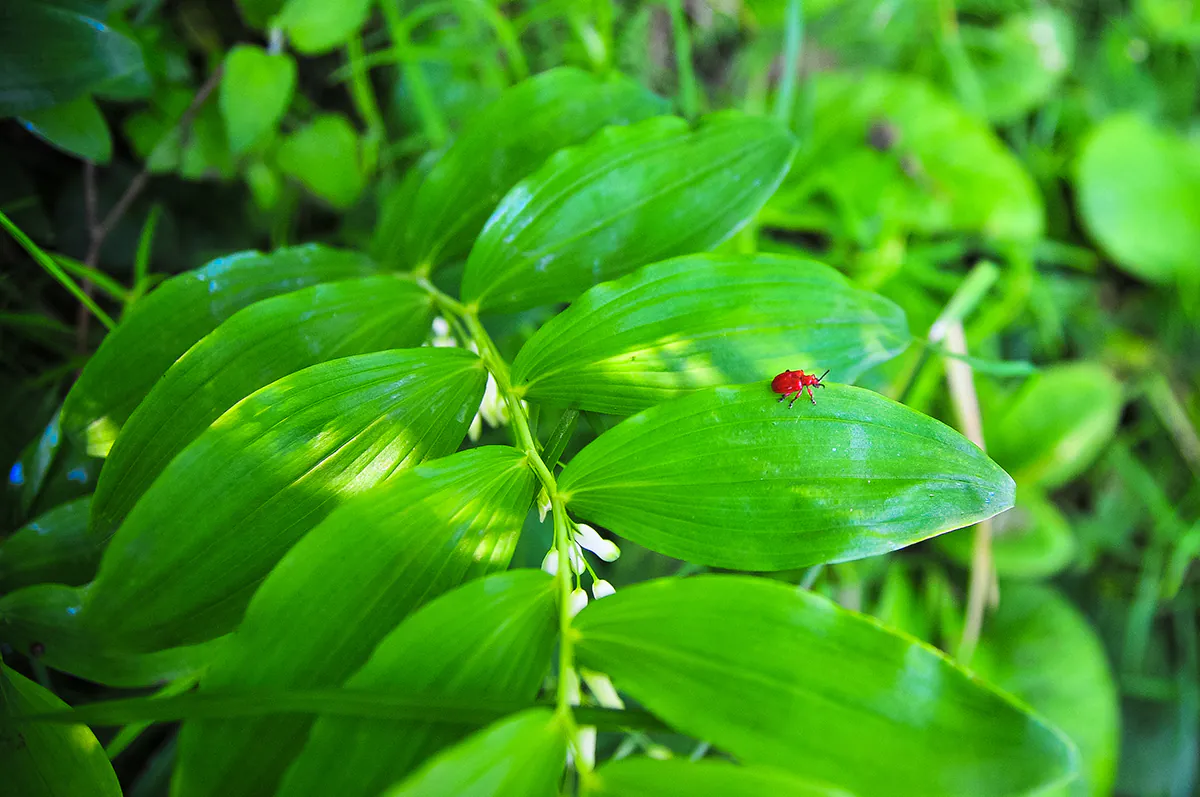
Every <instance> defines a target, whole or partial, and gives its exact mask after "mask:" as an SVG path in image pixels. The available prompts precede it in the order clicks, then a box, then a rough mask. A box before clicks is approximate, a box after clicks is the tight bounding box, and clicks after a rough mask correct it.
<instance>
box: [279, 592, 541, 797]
mask: <svg viewBox="0 0 1200 797" xmlns="http://www.w3.org/2000/svg"><path fill="white" fill-rule="evenodd" d="M553 587H554V581H553V580H552V579H551V578H550V577H549V576H548V575H546V574H545V573H543V572H541V571H540V570H516V571H512V572H508V573H501V574H498V575H494V576H488V577H487V578H483V579H479V580H476V581H472V582H470V583H468V584H466V585H464V586H462V587H459V588H457V589H455V590H453V591H451V592H449V593H447V594H445V595H443V596H442V597H440V598H438V599H437V600H435V601H433V602H432V603H429V604H426V605H425V606H424V607H422V608H421V609H420V610H418V611H417V612H416V613H414V614H413V615H412V616H411V617H409V618H408V619H407V620H405V621H404V622H403V623H401V624H400V626H399V627H398V628H397V629H396V630H395V631H393V632H392V633H391V634H389V635H388V636H387V637H386V638H385V639H384V640H383V642H382V643H381V644H380V645H379V647H378V648H377V649H376V650H375V652H374V653H373V654H372V655H371V658H370V659H369V660H368V661H367V663H366V665H364V666H363V668H362V669H361V670H359V671H358V672H357V673H355V674H354V675H353V676H352V677H351V678H350V680H348V681H347V682H346V688H347V689H352V690H374V691H376V692H380V691H382V692H390V691H395V692H400V693H403V694H412V695H421V696H429V697H433V698H435V699H436V698H438V697H451V698H455V699H459V700H469V699H476V700H479V701H482V702H487V701H494V700H497V699H505V698H509V699H518V700H525V701H532V700H533V698H534V697H536V696H537V693H538V689H539V687H540V686H541V683H542V679H543V678H544V677H545V675H546V671H547V669H549V666H550V655H551V653H552V651H553V650H554V644H555V642H556V641H557V638H558V625H557V623H558V609H557V604H556V602H555V591H554V588H553ZM469 730H470V729H469V728H464V727H462V726H457V727H455V726H447V725H441V724H436V725H435V724H420V723H413V722H395V721H380V720H363V719H353V718H349V717H321V718H319V719H318V720H317V721H316V723H315V724H314V725H313V728H312V731H311V733H309V736H308V741H307V742H306V743H305V746H304V749H303V750H302V751H301V753H300V755H299V757H298V758H297V759H296V761H295V762H294V763H293V764H292V766H291V768H290V769H289V770H288V773H287V776H286V777H285V778H284V780H283V785H282V786H281V787H280V789H279V791H277V792H276V795H277V797H301V796H302V795H329V794H338V795H341V797H354V795H364V796H365V797H373V795H377V794H379V793H380V791H382V790H383V789H385V788H386V787H387V786H389V785H391V784H392V783H395V782H396V781H398V780H400V779H401V778H403V777H404V776H406V775H408V774H409V773H410V772H412V770H414V769H415V768H416V767H417V765H419V764H420V763H421V762H422V761H423V760H424V759H425V758H427V757H428V756H430V755H432V754H433V753H435V752H437V751H438V750H440V749H441V748H443V747H446V746H447V745H449V744H452V743H454V742H456V741H458V740H459V739H461V738H462V737H463V736H465V735H466V734H467V733H468V732H469Z"/></svg>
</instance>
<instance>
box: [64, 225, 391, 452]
mask: <svg viewBox="0 0 1200 797" xmlns="http://www.w3.org/2000/svg"><path fill="white" fill-rule="evenodd" d="M372 271H373V267H372V265H371V263H370V261H368V260H367V259H366V258H365V257H363V256H362V255H360V254H357V253H354V252H342V251H338V250H334V249H328V248H325V247H322V246H316V245H309V246H297V247H292V248H290V249H281V250H279V251H277V252H274V253H272V254H267V255H264V254H260V253H258V252H242V253H239V254H234V255H229V256H228V257H222V258H218V259H216V260H214V261H212V262H211V263H209V264H208V265H206V266H204V267H203V268H200V269H197V270H195V271H189V272H186V273H184V274H180V275H179V276H177V277H172V278H171V279H169V280H167V281H166V282H164V283H163V284H162V285H160V286H159V287H158V288H157V289H155V291H154V292H153V293H151V294H150V295H148V296H146V297H145V298H144V299H141V300H139V301H138V302H137V304H136V305H134V307H133V309H132V310H130V312H129V314H128V315H127V316H126V317H125V318H124V319H122V321H121V323H120V324H119V325H118V326H117V328H116V329H115V330H113V331H112V332H111V333H109V335H108V337H106V338H105V339H104V342H103V343H102V344H101V345H100V348H99V349H98V350H97V351H96V353H95V354H93V355H92V357H91V359H89V360H88V363H87V365H86V366H84V369H83V372H82V373H81V374H80V375H79V379H78V380H76V382H75V384H74V386H73V387H72V388H71V392H70V393H69V394H67V399H66V402H65V403H64V405H63V416H62V417H63V431H64V432H66V433H68V434H72V435H74V434H84V435H85V436H86V439H87V443H88V451H89V453H91V454H93V455H95V456H104V455H105V454H107V453H108V450H109V448H111V447H112V443H113V440H114V439H115V438H116V434H117V431H118V430H119V429H120V428H121V425H122V424H124V423H125V421H126V420H127V419H128V418H129V416H130V414H131V413H132V412H133V410H134V408H135V407H137V405H138V403H140V402H141V400H142V399H143V398H145V396H146V394H147V393H149V392H150V388H152V387H153V386H154V383H155V382H157V381H158V378H159V377H160V376H162V375H163V374H164V373H165V372H166V370H167V369H168V368H170V367H171V364H172V363H174V362H175V360H177V359H178V358H179V357H180V355H182V354H183V353H184V352H185V351H187V350H188V349H189V348H190V347H191V346H192V344H193V343H195V342H196V341H198V340H200V338H202V337H204V336H205V335H207V334H208V333H209V332H211V331H213V330H214V329H215V328H216V327H217V325H218V324H220V323H221V322H222V321H224V320H225V319H227V318H229V317H230V316H231V315H233V314H234V313H236V312H237V311H238V310H240V309H242V308H243V307H246V306H247V305H250V304H253V303H254V302H257V301H259V300H260V299H265V298H267V297H269V296H275V295H277V294H280V293H287V292H288V291H294V290H296V289H298V288H303V287H305V286H307V285H313V284H315V283H318V282H326V281H328V280H335V279H345V278H347V277H361V276H366V275H368V274H370V273H371V272H372Z"/></svg>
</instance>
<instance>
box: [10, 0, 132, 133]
mask: <svg viewBox="0 0 1200 797" xmlns="http://www.w3.org/2000/svg"><path fill="white" fill-rule="evenodd" d="M97 11H102V7H101V9H88V8H85V7H83V6H82V5H80V6H79V7H71V6H69V5H67V4H64V3H52V2H40V0H8V1H7V2H4V3H0V118H3V117H6V116H13V115H15V114H22V115H23V114H26V113H28V112H30V111H36V110H39V109H41V108H49V107H51V106H54V105H59V104H61V103H64V102H70V101H72V100H75V99H77V98H78V97H79V96H80V95H83V94H86V93H88V92H89V91H91V90H92V89H96V88H100V87H101V86H102V85H103V84H105V83H107V82H110V81H114V80H117V79H119V78H122V77H128V76H132V75H136V74H137V73H143V72H144V71H145V65H144V64H143V63H142V50H141V48H140V47H139V46H138V44H137V42H136V41H134V40H133V39H131V38H129V37H128V36H126V35H124V34H122V33H120V32H118V31H116V30H114V29H113V28H111V27H109V26H108V25H105V24H104V23H103V22H102V20H101V18H100V17H101V16H102V14H99V13H96V12H97Z"/></svg>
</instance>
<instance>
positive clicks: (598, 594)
mask: <svg viewBox="0 0 1200 797" xmlns="http://www.w3.org/2000/svg"><path fill="white" fill-rule="evenodd" d="M616 591H617V590H616V587H614V586H613V585H612V584H609V583H608V582H607V581H605V580H604V579H602V578H601V579H597V580H596V581H593V582H592V596H593V597H594V598H595V599H596V600H600V599H601V598H607V597H608V596H609V595H612V594H614V593H616Z"/></svg>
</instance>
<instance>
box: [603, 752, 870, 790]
mask: <svg viewBox="0 0 1200 797" xmlns="http://www.w3.org/2000/svg"><path fill="white" fill-rule="evenodd" d="M648 794H653V795H655V797H763V795H779V797H785V796H786V797H850V793H849V792H847V791H844V790H842V789H838V788H834V787H832V786H825V785H821V784H817V783H814V782H812V781H810V780H807V779H801V778H798V777H796V776H795V775H792V774H790V773H788V772H786V771H784V770H779V769H772V768H769V767H741V766H736V765H734V764H732V763H729V762H727V761H713V760H707V761H696V762H691V761H684V760H682V759H679V758H672V759H667V760H665V761H658V760H656V759H653V758H623V759H621V760H620V761H613V762H611V763H608V764H604V765H603V766H602V767H600V769H599V770H597V771H596V772H595V773H593V774H592V775H590V776H588V777H586V778H585V779H584V788H583V795H584V797H644V795H648Z"/></svg>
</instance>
